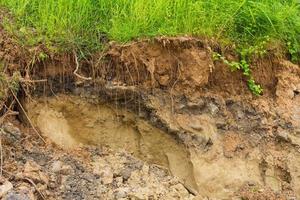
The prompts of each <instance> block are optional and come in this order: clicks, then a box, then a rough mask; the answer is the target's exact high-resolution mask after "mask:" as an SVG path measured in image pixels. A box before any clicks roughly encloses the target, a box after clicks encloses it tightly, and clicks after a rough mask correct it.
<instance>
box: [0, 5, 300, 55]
mask: <svg viewBox="0 0 300 200" xmlns="http://www.w3.org/2000/svg"><path fill="white" fill-rule="evenodd" d="M297 2H298V3H297ZM0 5H2V6H5V7H7V8H8V9H9V10H10V11H11V12H12V14H13V15H14V16H16V21H17V26H18V30H20V31H19V32H21V33H22V34H23V35H27V39H26V42H30V43H37V42H43V43H47V44H51V45H53V44H54V45H60V46H62V47H66V48H74V47H76V48H82V49H88V50H94V49H97V48H99V47H100V46H101V41H102V39H103V38H108V39H109V40H115V41H118V42H127V41H130V40H132V39H135V38H141V37H153V36H158V35H167V36H174V35H186V34H188V35H195V36H205V37H213V38H216V39H218V40H220V41H225V42H229V43H235V44H237V45H238V46H241V47H243V46H254V45H257V43H260V42H262V41H269V40H273V41H278V42H281V43H282V44H285V45H286V47H287V50H289V51H290V53H291V54H292V55H294V57H296V58H297V55H298V53H299V51H300V7H299V1H298V0H252V1H250V0H0ZM32 28H34V30H32ZM12 29H15V28H12Z"/></svg>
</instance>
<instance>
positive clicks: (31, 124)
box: [10, 89, 46, 144]
mask: <svg viewBox="0 0 300 200" xmlns="http://www.w3.org/2000/svg"><path fill="white" fill-rule="evenodd" d="M10 92H11V93H12V95H13V97H14V98H15V100H16V101H17V103H18V105H19V106H20V108H21V110H22V111H23V112H24V115H25V117H26V118H27V120H28V122H29V123H30V126H31V127H32V129H33V130H34V132H35V133H36V134H37V135H38V136H39V138H40V139H41V140H42V141H43V142H44V143H45V144H46V141H45V139H44V138H43V137H42V136H41V134H40V133H39V132H38V130H36V128H35V127H34V125H33V123H32V121H31V120H30V118H29V116H28V115H27V113H26V111H25V109H24V107H23V106H22V104H21V102H20V101H19V99H18V98H17V96H16V95H15V93H14V92H13V91H12V90H11V89H10Z"/></svg>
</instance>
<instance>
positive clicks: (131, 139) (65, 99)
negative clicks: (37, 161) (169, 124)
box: [26, 95, 197, 189]
mask: <svg viewBox="0 0 300 200" xmlns="http://www.w3.org/2000/svg"><path fill="white" fill-rule="evenodd" d="M26 109H27V111H28V115H29V117H30V118H31V120H32V121H33V122H34V124H35V125H36V126H37V128H39V130H40V131H41V132H42V133H43V135H44V136H46V137H48V138H50V139H51V140H52V141H53V142H55V143H56V144H58V145H59V146H61V147H63V148H76V147H77V146H78V145H80V144H85V145H96V146H109V147H110V148H112V149H114V150H120V149H122V150H125V151H127V152H130V153H132V154H133V155H134V156H136V157H138V158H140V159H142V160H144V161H147V162H149V163H152V164H157V165H160V166H163V167H165V168H167V169H169V171H170V172H171V174H173V175H174V176H176V177H178V178H179V179H180V180H181V181H182V182H183V183H184V185H185V186H186V187H188V188H191V189H195V188H197V186H196V183H195V180H194V176H193V165H192V163H191V161H190V158H189V157H190V155H189V152H188V150H187V149H186V147H185V146H184V145H183V144H181V143H179V142H178V141H177V140H176V139H175V138H173V137H172V136H171V135H170V134H168V133H165V132H163V131H162V130H160V129H158V128H156V127H153V126H152V125H150V124H149V123H148V122H147V121H145V120H143V119H141V118H139V117H138V116H137V115H136V114H134V113H132V112H129V111H128V110H126V109H122V108H116V107H115V106H114V105H108V104H107V103H104V102H102V101H101V100H95V99H94V100H91V99H89V100H86V99H83V98H80V97H78V96H70V95H68V96H67V95H60V96H56V97H41V98H39V99H35V100H34V101H30V102H28V103H27V104H26Z"/></svg>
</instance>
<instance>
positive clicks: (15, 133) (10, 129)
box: [3, 122, 22, 139]
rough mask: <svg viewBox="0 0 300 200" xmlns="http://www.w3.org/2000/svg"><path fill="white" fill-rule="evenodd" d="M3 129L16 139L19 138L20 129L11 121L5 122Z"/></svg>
mask: <svg viewBox="0 0 300 200" xmlns="http://www.w3.org/2000/svg"><path fill="white" fill-rule="evenodd" d="M3 130H4V131H5V132H6V133H9V134H11V135H12V136H14V137H15V138H16V139H20V138H21V135H22V133H21V131H20V129H19V128H18V127H16V126H14V125H13V124H12V123H9V122H8V123H5V124H4V125H3Z"/></svg>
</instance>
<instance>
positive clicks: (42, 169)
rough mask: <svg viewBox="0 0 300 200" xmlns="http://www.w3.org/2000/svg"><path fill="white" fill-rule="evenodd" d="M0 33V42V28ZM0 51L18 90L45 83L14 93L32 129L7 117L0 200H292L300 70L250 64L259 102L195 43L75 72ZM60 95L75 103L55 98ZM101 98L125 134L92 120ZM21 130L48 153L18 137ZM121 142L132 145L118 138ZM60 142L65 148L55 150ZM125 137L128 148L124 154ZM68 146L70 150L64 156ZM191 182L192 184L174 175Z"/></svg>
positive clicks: (143, 48) (127, 50)
mask: <svg viewBox="0 0 300 200" xmlns="http://www.w3.org/2000/svg"><path fill="white" fill-rule="evenodd" d="M0 16H1V15H0ZM0 19H1V18H0ZM0 34H2V36H3V38H5V35H6V33H4V32H3V29H2V28H1V27H0ZM0 45H1V47H2V48H1V50H0V58H1V60H4V66H5V67H6V68H7V69H10V70H11V71H14V70H16V69H18V70H20V71H21V73H22V75H23V82H22V86H23V88H25V87H24V84H25V85H26V86H28V84H26V81H27V83H28V80H29V78H30V79H31V81H32V80H44V79H46V81H43V82H35V83H34V84H33V86H34V87H31V90H24V91H26V93H27V98H21V97H24V94H21V93H20V94H19V97H20V101H22V102H23V103H24V104H23V106H24V107H27V109H28V110H27V111H28V114H29V116H30V118H31V120H28V117H27V116H26V115H25V113H24V112H21V114H20V116H19V119H22V122H23V124H19V122H17V121H16V120H14V119H11V118H7V119H6V122H5V123H3V124H2V125H1V127H2V128H1V147H2V148H1V150H2V154H1V155H2V158H3V162H2V165H1V169H2V170H3V171H2V173H3V176H1V180H0V188H1V191H5V189H7V188H9V189H8V190H7V192H6V193H5V194H2V195H3V197H4V199H5V198H6V199H13V198H17V197H18V198H19V199H22V198H21V197H19V196H22V195H23V199H26V198H27V199H42V198H43V197H44V199H99V198H102V199H251V200H252V199H253V200H255V199H270V200H271V199H297V198H300V187H299V183H300V178H299V177H300V174H299V172H300V154H299V151H300V135H299V134H300V95H299V93H300V68H299V66H297V65H294V64H292V63H290V62H289V61H287V60H284V59H277V58H276V57H275V56H266V57H264V58H257V59H255V61H253V63H252V66H253V68H252V71H253V74H254V77H255V79H256V81H257V82H258V83H260V84H261V85H262V87H263V88H264V94H263V95H262V96H261V97H256V96H253V95H252V94H251V92H250V91H249V89H248V88H247V85H246V81H245V78H244V77H243V75H242V74H241V73H240V72H231V71H230V70H229V68H228V66H226V65H224V64H223V63H221V62H213V61H212V59H211V53H212V50H211V49H212V48H211V47H210V45H209V43H208V42H205V41H202V40H199V39H195V38H189V37H181V38H156V39H153V40H141V41H136V42H133V43H131V44H128V45H117V44H111V46H110V47H109V48H108V50H107V51H106V52H105V53H99V54H96V55H94V57H93V58H91V59H90V60H89V61H82V62H79V63H76V58H75V56H74V55H73V54H69V55H64V56H57V55H56V56H49V59H47V60H43V61H42V60H41V61H38V62H34V63H33V62H31V61H30V59H27V56H28V55H29V56H28V57H29V58H32V56H30V55H31V54H30V53H29V54H28V53H27V51H25V50H24V51H23V50H20V49H21V48H19V47H17V45H15V43H14V41H13V40H11V39H10V38H7V39H5V40H3V41H1V42H0ZM3 49H4V50H3ZM38 51H39V50H38ZM225 55H226V56H227V57H228V59H230V60H234V59H236V57H237V56H235V55H234V54H232V53H230V52H229V51H228V52H225ZM23 56H24V57H25V58H26V59H25V60H24V58H23ZM30 64H31V65H30ZM28 65H29V66H31V67H29V68H26V66H28ZM76 68H78V74H79V75H80V76H78V74H77V75H75V74H74V73H73V72H74V71H75V69H76ZM26 72H27V73H26ZM7 74H10V71H9V70H8V71H7ZM26 75H27V76H26ZM82 77H92V80H85V79H83V78H82ZM61 93H63V94H64V95H65V96H69V97H64V98H66V99H68V98H71V99H73V98H74V95H77V96H76V98H75V99H78V101H80V102H83V103H80V104H76V102H75V103H74V102H73V103H70V102H69V100H65V99H63V100H62V99H61V98H60V97H61ZM29 94H31V95H29ZM43 97H44V98H43ZM45 98H46V100H45ZM99 99H101V102H106V103H108V105H109V106H110V107H114V106H118V109H117V111H118V112H123V111H121V110H123V109H125V110H126V111H124V112H126V113H127V112H130V113H131V114H129V116H132V115H134V117H133V118H132V117H129V119H128V118H126V117H125V121H126V123H125V125H124V123H123V122H122V123H120V121H118V120H114V119H115V118H118V119H119V117H120V116H119V114H116V115H115V114H111V113H113V112H111V110H110V109H111V108H107V107H104V108H103V107H101V108H98V111H99V110H100V111H101V112H100V114H97V112H95V110H96V108H97V106H99V105H94V104H93V102H94V101H95V100H99ZM91 102H92V104H91ZM30 105H34V106H33V107H32V106H30ZM19 107H20V105H19ZM46 108H51V109H50V111H49V110H47V109H46ZM45 109H46V111H45ZM93 109H95V110H93ZM114 109H115V108H114ZM19 111H20V108H19ZM49 113H50V114H49ZM51 113H52V114H51ZM53 113H55V114H53ZM105 113H106V114H105ZM132 113H135V114H132ZM98 115H99V116H102V118H103V117H104V119H102V118H101V117H99V116H98ZM122 115H125V114H122ZM105 116H109V117H110V118H112V119H111V120H108V119H107V118H105ZM116 116H117V117H116ZM100 118H101V119H100ZM123 119H124V118H123ZM126 119H127V120H126ZM97 120H98V121H97ZM99 120H100V121H101V120H102V122H100V121H99ZM7 121H11V122H14V125H12V124H10V123H8V122H7ZM26 121H27V123H28V122H33V124H35V125H36V127H38V128H39V129H40V131H41V133H42V135H43V136H44V137H45V138H48V139H46V144H43V142H42V141H41V140H40V139H39V138H38V136H37V135H36V133H35V131H34V130H32V129H31V128H26V127H23V126H24V124H25V123H24V122H26ZM107 121H108V122H107ZM141 121H142V122H143V123H146V124H147V125H142V128H141V127H140V123H141ZM88 122H93V124H92V125H90V124H89V123H88ZM129 122H130V123H129ZM128 123H129V124H130V126H129V127H128ZM29 124H30V123H29ZM66 124H67V125H66ZM16 127H19V129H18V128H16ZM65 127H69V129H65ZM93 127H96V128H93ZM109 127H110V128H109ZM133 127H134V128H133ZM145 127H146V128H145ZM149 127H151V128H149ZM58 129H59V130H60V132H59V131H58ZM149 129H150V130H151V131H149ZM66 130H67V131H66ZM68 130H69V131H68ZM97 130H102V131H101V133H98V132H97ZM118 131H119V132H118ZM52 132H53V134H51V133H52ZM87 132H88V133H90V134H91V135H86V133H87ZM121 132H122V133H126V135H127V136H128V137H127V138H126V137H123V135H122V137H117V134H121ZM57 133H61V134H60V135H59V138H61V140H63V141H65V142H63V143H61V142H57V137H56V136H55V134H57ZM71 133H73V135H72V134H71ZM74 133H76V134H77V135H76V134H75V136H74ZM104 133H105V137H104V138H101V137H100V139H99V134H104ZM111 133H115V134H111ZM151 133H153V134H152V136H151ZM110 134H111V135H110ZM164 134H165V135H166V136H162V135H164ZM78 135H80V137H81V139H79V140H78V137H79V136H78ZM129 136H130V137H129ZM137 136H138V137H137ZM97 138H98V140H97ZM141 138H144V139H141ZM157 138H160V139H159V140H158V141H157ZM166 138H167V139H166ZM123 139H124V140H125V141H126V139H128V141H129V144H130V145H129V147H128V148H127V149H126V148H124V149H123V150H121V151H120V150H119V148H120V147H121V148H122V147H124V146H126V145H124V144H123V143H119V141H118V140H123ZM102 140H104V141H107V142H105V143H107V145H104V143H103V141H102ZM124 140H123V142H124ZM141 141H143V142H144V144H143V142H142V143H141ZM67 142H70V144H71V145H70V146H72V145H75V149H72V148H71V149H64V148H63V146H64V145H66V144H68V143H67ZM54 143H56V144H54ZM79 143H81V144H79ZM164 144H165V145H164ZM119 145H120V146H119ZM104 146H106V147H104ZM76 147H77V148H76ZM115 147H117V148H115ZM150 147H153V148H150ZM128 149H129V150H128ZM166 149H168V151H167V150H166ZM141 150H144V152H141ZM159 150H162V151H163V153H161V152H162V151H159ZM169 150H174V151H170V152H169ZM155 155H156V157H155ZM157 155H161V156H157ZM147 156H149V157H151V156H152V157H154V158H155V159H152V160H151V159H145V158H144V157H147ZM161 157H164V158H161ZM178 157H182V158H181V159H180V158H178ZM158 161H159V162H158ZM170 163H171V164H170ZM182 163H183V164H186V165H187V166H188V167H186V170H182V168H180V167H178V166H180V164H182ZM187 163H188V164H187ZM187 172H188V174H189V175H188V176H189V179H190V180H193V181H189V182H186V181H185V180H184V179H182V177H180V176H181V175H180V174H184V173H187ZM178 174H179V175H178ZM174 176H179V177H178V178H176V177H174ZM191 177H192V178H191ZM191 182H192V184H191ZM11 183H12V185H13V188H11V187H10V186H11V185H10V184H11ZM0 195H1V194H0Z"/></svg>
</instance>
